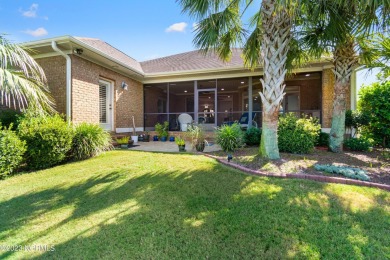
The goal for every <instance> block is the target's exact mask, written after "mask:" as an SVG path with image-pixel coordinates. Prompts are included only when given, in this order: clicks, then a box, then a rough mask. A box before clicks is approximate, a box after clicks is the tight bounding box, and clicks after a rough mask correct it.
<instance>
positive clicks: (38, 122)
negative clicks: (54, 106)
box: [18, 115, 73, 169]
mask: <svg viewBox="0 0 390 260" xmlns="http://www.w3.org/2000/svg"><path fill="white" fill-rule="evenodd" d="M18 132H19V136H20V138H21V139H22V140H25V141H26V143H27V153H26V155H27V165H28V167H29V168H30V169H44V168H47V167H51V166H53V165H56V164H58V163H60V162H62V161H63V160H64V159H65V158H66V154H67V152H68V151H69V150H70V148H71V147H72V138H73V128H72V126H70V125H68V124H67V123H66V122H65V121H64V120H63V119H62V118H61V117H60V116H59V115H54V116H46V115H39V116H35V117H34V116H29V115H26V116H25V117H24V118H23V119H22V120H21V121H20V123H19V126H18Z"/></svg>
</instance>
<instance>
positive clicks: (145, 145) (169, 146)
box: [128, 141, 221, 153]
mask: <svg viewBox="0 0 390 260" xmlns="http://www.w3.org/2000/svg"><path fill="white" fill-rule="evenodd" d="M128 149H129V150H137V151H148V152H177V153H178V152H179V148H178V146H177V144H176V143H175V142H169V141H167V142H161V141H150V142H137V143H135V144H134V145H133V146H132V147H130V148H128ZM219 150H221V147H220V146H219V145H217V144H215V143H212V142H210V143H209V144H208V145H206V147H205V149H204V152H214V151H219ZM186 151H187V152H194V151H195V150H192V147H191V144H190V143H189V142H186Z"/></svg>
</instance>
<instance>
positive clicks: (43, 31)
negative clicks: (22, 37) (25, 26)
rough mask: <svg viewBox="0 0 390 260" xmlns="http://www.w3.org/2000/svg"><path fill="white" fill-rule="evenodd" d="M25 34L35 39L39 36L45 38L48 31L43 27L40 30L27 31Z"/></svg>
mask: <svg viewBox="0 0 390 260" xmlns="http://www.w3.org/2000/svg"><path fill="white" fill-rule="evenodd" d="M23 32H24V33H27V34H29V35H31V36H34V37H39V36H45V35H47V34H48V32H47V31H46V29H45V28H43V27H39V28H38V29H36V30H26V31H23Z"/></svg>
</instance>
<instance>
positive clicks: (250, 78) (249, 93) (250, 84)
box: [248, 77, 253, 128]
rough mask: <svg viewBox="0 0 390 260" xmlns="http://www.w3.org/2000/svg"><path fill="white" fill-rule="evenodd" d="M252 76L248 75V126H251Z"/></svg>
mask: <svg viewBox="0 0 390 260" xmlns="http://www.w3.org/2000/svg"><path fill="white" fill-rule="evenodd" d="M252 88H253V86H252V77H248V106H249V107H248V113H249V115H248V128H249V127H251V126H252V120H253V118H252V112H253V98H252Z"/></svg>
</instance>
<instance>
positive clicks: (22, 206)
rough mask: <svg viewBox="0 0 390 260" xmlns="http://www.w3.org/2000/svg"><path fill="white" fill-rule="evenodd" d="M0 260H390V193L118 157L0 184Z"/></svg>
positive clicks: (181, 159) (154, 156)
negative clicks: (36, 248) (45, 247)
mask: <svg viewBox="0 0 390 260" xmlns="http://www.w3.org/2000/svg"><path fill="white" fill-rule="evenodd" d="M0 221H1V223H0V246H4V245H8V246H12V245H14V246H16V245H21V246H26V245H30V246H31V245H32V246H33V245H35V246H36V245H54V248H55V251H52V252H44V251H34V252H26V251H18V252H12V251H1V249H2V248H0V258H15V259H16V258H17V259H20V258H38V259H40V258H50V259H52V258H60V259H62V258H76V259H79V258H82V259H87V258H88V259H91V258H93V259H94V258H111V259H124V258H125V259H129V258H131V259H173V258H179V259H182V258H193V259H204V258H214V259H231V258H240V259H243V258H246V259H248V258H272V259H281V258H310V259H320V258H323V259H335V258H337V259H362V258H371V259H386V258H390V236H389V234H390V193H389V192H386V191H382V190H379V189H373V188H365V187H355V186H346V185H339V184H324V183H317V182H310V181H304V180H291V179H277V178H260V177H254V176H248V175H245V174H243V173H241V172H239V171H237V170H233V169H230V168H228V167H225V166H223V165H220V164H218V163H217V162H216V161H215V160H212V159H209V158H206V157H204V156H199V155H190V154H164V153H147V152H136V151H112V152H109V153H106V154H104V155H102V156H99V157H98V158H94V159H91V160H87V161H83V162H78V163H71V164H67V165H63V166H58V167H55V168H52V169H48V170H44V171H39V172H34V173H31V174H24V175H19V176H14V177H12V178H9V179H6V180H4V181H0Z"/></svg>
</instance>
